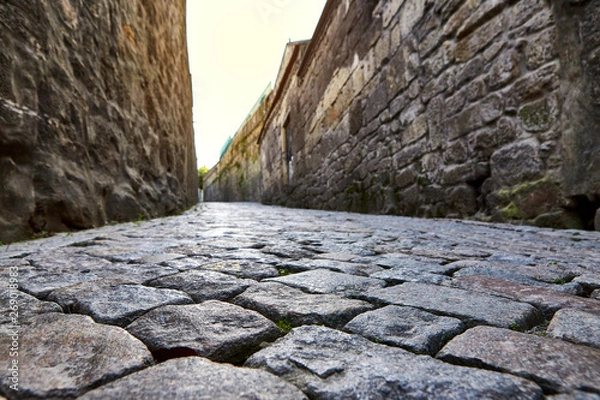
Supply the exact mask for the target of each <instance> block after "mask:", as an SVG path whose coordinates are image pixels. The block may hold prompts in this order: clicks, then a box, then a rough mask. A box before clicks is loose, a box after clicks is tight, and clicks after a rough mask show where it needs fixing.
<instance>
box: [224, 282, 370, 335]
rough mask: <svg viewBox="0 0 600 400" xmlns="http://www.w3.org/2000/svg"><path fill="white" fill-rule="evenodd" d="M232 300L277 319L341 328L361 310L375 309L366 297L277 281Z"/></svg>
mask: <svg viewBox="0 0 600 400" xmlns="http://www.w3.org/2000/svg"><path fill="white" fill-rule="evenodd" d="M233 301H234V303H235V304H237V305H240V306H242V307H244V308H248V309H251V310H255V311H258V312H259V313H261V314H262V315H264V316H266V317H267V318H269V319H270V320H272V321H274V322H276V323H277V322H280V321H284V322H285V323H288V324H290V325H291V326H300V325H305V324H311V325H312V324H316V325H326V326H330V327H334V328H342V327H343V326H344V325H345V324H346V323H347V322H348V321H350V320H351V319H352V318H354V317H355V316H357V315H358V314H360V313H362V312H365V311H369V310H371V309H373V306H372V305H371V304H369V303H367V302H365V301H361V300H353V299H345V298H343V297H339V296H336V295H333V294H308V293H304V292H303V291H301V290H300V289H295V288H292V287H289V286H286V285H283V284H281V283H276V282H267V283H263V284H260V285H255V286H251V287H249V288H248V289H246V291H245V292H244V293H242V294H240V295H239V296H237V297H236V298H235V299H234V300H233Z"/></svg>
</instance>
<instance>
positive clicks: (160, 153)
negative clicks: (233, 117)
mask: <svg viewBox="0 0 600 400" xmlns="http://www.w3.org/2000/svg"><path fill="white" fill-rule="evenodd" d="M0 43H2V50H1V52H0V71H1V73H0V188H1V189H0V240H1V241H4V242H8V241H12V240H20V239H24V238H29V237H31V236H32V235H40V234H44V233H45V232H54V231H62V230H69V229H79V228H88V227H93V226H98V225H102V224H105V223H107V222H111V221H125V220H132V219H138V218H140V217H151V216H158V215H165V214H169V213H174V212H178V211H181V210H184V209H185V208H187V207H189V206H191V205H192V204H194V203H195V202H196V199H197V190H196V187H197V171H196V158H195V150H194V143H193V140H194V139H193V128H192V114H191V106H192V94H191V93H192V92H191V82H190V74H189V69H188V58H187V45H186V29H185V0H156V1H144V0H89V1H88V0H85V1H83V0H56V1H45V2H39V1H21V0H4V1H2V2H1V3H0Z"/></svg>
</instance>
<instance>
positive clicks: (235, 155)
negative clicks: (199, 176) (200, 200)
mask: <svg viewBox="0 0 600 400" xmlns="http://www.w3.org/2000/svg"><path fill="white" fill-rule="evenodd" d="M270 93H271V90H270V88H267V90H265V92H264V93H263V95H262V96H261V97H260V98H259V100H258V101H257V103H256V105H255V109H254V110H252V111H251V112H250V114H249V115H248V117H247V118H246V120H245V121H244V122H243V123H242V126H241V127H240V129H239V130H238V131H237V132H236V134H235V136H234V137H233V139H232V140H231V143H230V145H229V148H228V149H227V151H226V152H225V153H224V154H223V155H222V157H221V159H220V160H219V162H218V163H217V165H215V166H214V167H213V168H211V169H210V171H209V172H208V173H207V174H206V176H205V177H204V182H205V183H204V186H205V188H204V200H205V201H255V202H256V201H260V193H261V187H262V177H261V174H260V161H259V147H258V136H259V135H260V132H261V131H262V129H263V126H264V123H265V118H266V116H267V113H268V112H269V105H270V103H271V94H270Z"/></svg>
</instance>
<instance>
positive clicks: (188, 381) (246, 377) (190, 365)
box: [81, 357, 306, 400]
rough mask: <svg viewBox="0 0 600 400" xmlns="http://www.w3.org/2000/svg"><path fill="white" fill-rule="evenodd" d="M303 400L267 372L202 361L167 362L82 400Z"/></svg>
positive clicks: (293, 389)
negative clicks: (188, 399) (189, 399)
mask: <svg viewBox="0 0 600 400" xmlns="http://www.w3.org/2000/svg"><path fill="white" fill-rule="evenodd" d="M244 397H247V398H252V399H260V400H276V399H292V400H296V399H298V400H306V396H304V394H303V393H302V392H301V391H300V390H298V389H297V388H296V387H295V386H294V385H292V384H291V383H288V382H286V381H284V380H282V379H280V378H277V377H276V376H274V375H272V374H269V373H268V372H265V371H261V370H257V369H250V368H239V367H234V366H233V365H229V364H218V363H213V362H211V361H209V360H207V359H205V358H200V357H187V358H178V359H175V360H169V361H166V362H164V363H162V364H159V365H156V366H154V367H151V368H148V369H145V370H144V371H139V372H136V373H134V374H131V375H128V376H126V377H124V378H121V379H118V380H116V381H114V382H111V383H108V384H106V385H104V386H102V387H100V388H98V389H94V390H92V391H90V392H88V393H86V394H85V395H84V396H82V397H81V399H84V400H102V399H114V398H119V399H127V400H134V399H140V398H144V399H149V398H170V399H187V398H194V399H201V400H205V399H206V400H208V399H211V400H213V399H214V400H230V399H240V398H244Z"/></svg>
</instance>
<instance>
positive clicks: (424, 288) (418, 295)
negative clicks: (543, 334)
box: [366, 283, 541, 329]
mask: <svg viewBox="0 0 600 400" xmlns="http://www.w3.org/2000/svg"><path fill="white" fill-rule="evenodd" d="M366 298H367V299H369V300H371V301H377V302H381V303H384V304H395V305H401V306H409V307H416V308H420V309H422V310H426V311H429V312H434V313H436V314H443V315H447V316H452V317H456V318H460V319H461V320H463V322H465V323H466V324H467V325H472V324H473V323H484V324H488V325H493V326H498V327H505V328H508V327H510V326H515V325H516V326H518V327H520V328H521V329H529V328H532V327H533V326H535V325H537V324H538V323H539V322H541V315H540V313H539V312H538V311H537V309H535V308H534V307H532V306H530V305H529V304H525V303H519V302H516V301H510V300H507V299H502V298H500V297H496V296H491V295H485V294H480V293H473V292H468V291H466V290H461V289H455V288H448V287H443V286H435V285H427V284H422V283H404V284H402V285H398V286H393V287H390V288H384V289H377V290H373V291H371V292H369V293H368V294H367V296H366Z"/></svg>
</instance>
